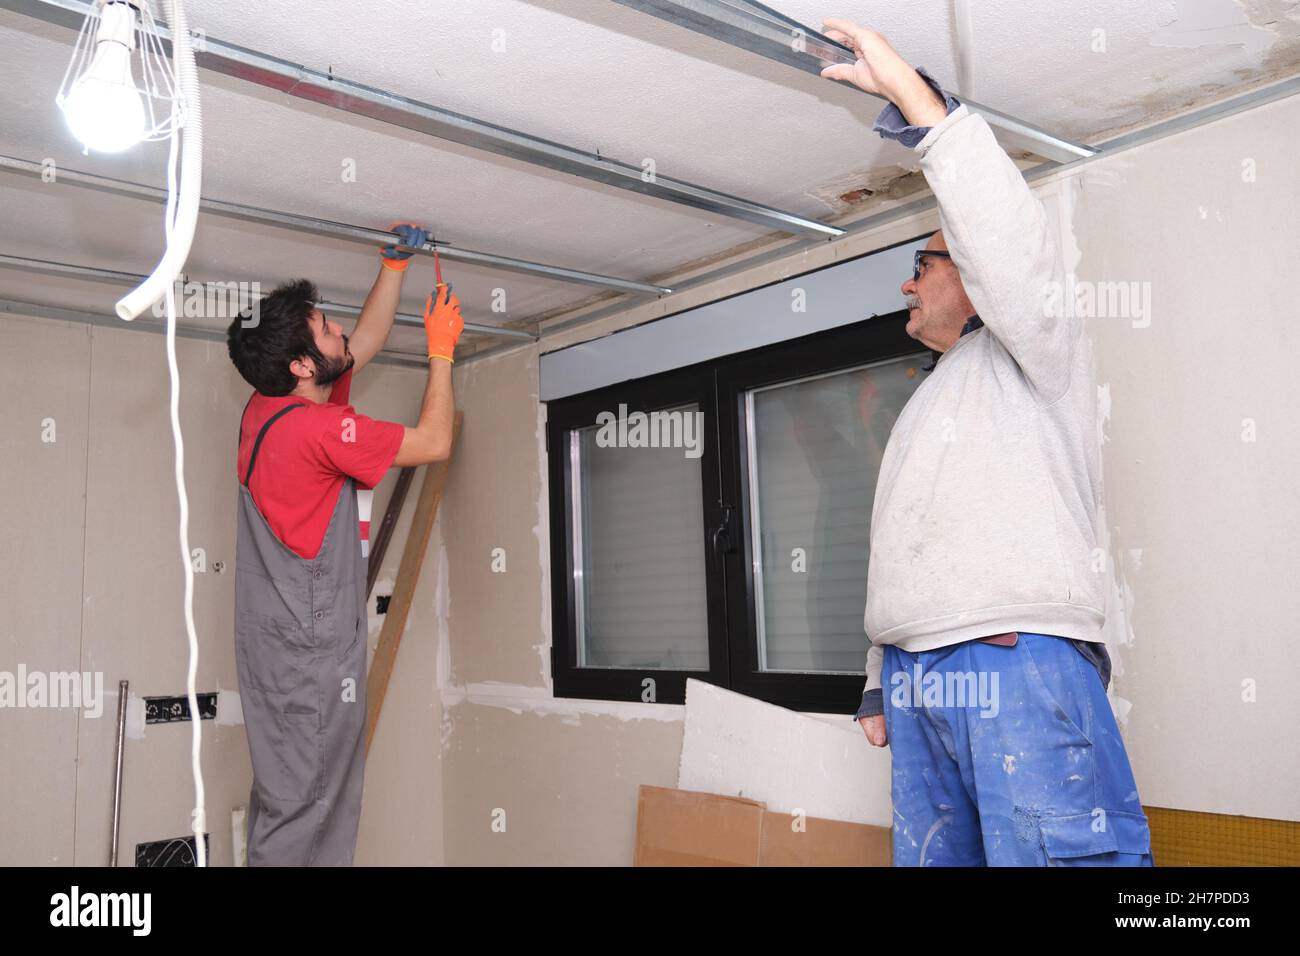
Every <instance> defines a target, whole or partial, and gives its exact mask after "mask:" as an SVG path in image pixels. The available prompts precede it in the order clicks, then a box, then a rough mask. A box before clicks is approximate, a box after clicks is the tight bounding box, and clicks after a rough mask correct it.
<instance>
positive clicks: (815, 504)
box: [547, 313, 928, 713]
mask: <svg viewBox="0 0 1300 956" xmlns="http://www.w3.org/2000/svg"><path fill="white" fill-rule="evenodd" d="M905 324H906V314H905V313H897V314H894V315H890V316H884V317H879V318H874V319H871V320H869V321H867V322H861V323H858V324H856V325H852V326H847V327H843V328H839V329H834V330H832V331H830V332H823V333H818V334H816V335H811V336H807V337H806V338H802V339H798V340H795V341H792V342H783V343H780V344H777V345H773V346H767V347H764V348H761V349H756V350H754V351H752V352H744V353H740V354H738V355H732V356H727V357H724V358H721V359H715V360H712V361H710V362H705V363H701V364H699V365H695V366H691V367H690V368H687V369H680V370H676V371H673V372H668V373H665V374H662V375H655V376H652V377H649V378H644V379H639V380H637V381H634V382H626V383H622V384H619V385H615V386H611V387H609V388H604V389H600V390H598V391H594V392H588V393H586V394H584V395H578V396H573V397H570V398H565V399H561V400H557V401H553V402H551V403H549V406H548V424H547V431H548V449H549V470H550V472H549V473H550V496H551V502H550V506H551V548H552V569H553V572H552V586H553V599H552V611H553V615H554V648H553V655H554V660H553V673H554V680H555V692H556V695H557V696H561V697H594V698H603V699H613V700H646V701H658V702H662V703H680V702H682V701H683V700H684V699H685V690H686V679H687V678H688V677H697V678H699V679H701V680H705V681H708V682H709V683H713V684H717V685H719V686H722V687H728V688H731V689H732V690H736V691H739V692H741V693H744V694H748V695H750V696H754V697H758V698H760V699H763V700H768V701H771V702H773V703H778V704H781V705H783V706H787V707H792V708H796V709H800V710H817V711H824V712H830V713H852V712H853V711H854V710H856V708H857V705H858V701H859V699H860V697H861V692H862V684H863V679H864V675H863V668H864V665H865V662H866V653H867V640H866V636H865V634H864V633H863V630H862V615H863V609H864V605H865V603H866V571H867V560H868V552H869V548H868V542H869V536H870V529H871V506H872V500H873V496H874V492H875V485H876V476H877V474H878V472H879V468H880V462H881V457H882V455H883V454H884V449H885V444H886V442H887V441H888V438H889V431H890V429H891V428H892V427H893V423H894V421H895V419H896V418H897V416H898V413H899V411H900V410H901V409H902V407H903V405H904V404H905V403H906V402H907V400H908V398H909V397H910V396H911V394H912V392H913V391H914V390H915V389H916V387H917V386H918V385H919V384H920V382H921V381H922V380H923V378H924V376H923V375H922V374H921V372H920V367H921V365H922V364H924V363H925V362H926V361H927V360H928V353H926V352H924V351H920V350H919V348H918V346H917V343H916V342H914V341H913V340H912V339H910V338H909V337H908V336H907V334H906V332H905V331H904V326H905Z"/></svg>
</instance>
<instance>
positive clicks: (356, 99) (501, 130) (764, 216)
mask: <svg viewBox="0 0 1300 956" xmlns="http://www.w3.org/2000/svg"><path fill="white" fill-rule="evenodd" d="M91 6H92V5H91V4H89V3H86V2H84V0H0V9H5V10H11V11H13V12H15V13H20V14H24V15H26V16H29V17H32V18H34V19H36V20H40V21H43V22H45V23H52V24H56V25H58V26H63V27H68V28H70V29H74V30H75V29H79V28H80V27H81V24H82V21H84V20H85V18H86V15H87V13H88V12H89V11H90V9H91ZM163 35H164V37H165V38H166V37H169V36H170V34H169V33H167V32H166V31H163ZM195 43H196V47H195V54H194V55H195V59H196V60H197V62H198V65H199V66H200V67H203V68H204V69H208V70H212V71H213V72H215V73H223V74H225V75H226V76H232V77H235V78H236V79H240V80H245V81H247V82H249V83H255V84H257V85H258V86H264V87H267V88H269V89H273V90H277V91H279V92H281V93H288V94H289V95H290V96H296V97H298V98H300V99H304V100H310V101H311V102H313V103H319V104H321V105H324V106H329V107H332V108H334V109H337V110H342V111H344V112H347V113H353V114H356V115H358V116H365V117H368V118H370V119H374V120H378V121H380V122H382V123H388V124H391V125H393V126H400V127H402V128H403V129H409V130H414V131H415V132H417V133H424V134H426V135H429V136H434V137H436V138H438V139H443V140H448V141H450V142H453V143H460V144H461V145H463V146H469V147H471V148H473V149H481V150H485V151H487V152H490V153H496V154H497V155H500V156H508V157H511V158H512V159H518V160H522V161H523V162H526V163H530V164H532V165H534V166H542V167H545V168H546V169H552V170H556V171H558V172H562V173H568V174H570V175H573V176H578V177H581V178H583V179H588V180H592V181H594V182H599V183H604V184H606V185H609V186H615V187H617V188H619V189H626V190H630V191H632V192H636V193H641V194H642V195H645V196H650V197H652V198H654V199H661V200H666V201H668V202H675V203H679V204H681V205H685V206H691V207H693V208H696V209H702V210H704V211H706V212H711V213H715V214H717V215H720V216H728V217H730V218H732V219H741V220H744V221H746V222H751V223H756V224H758V225H760V226H765V227H767V228H770V229H777V230H780V231H782V232H789V233H794V234H796V235H805V236H809V235H811V236H819V237H821V238H823V239H825V238H832V237H835V236H839V235H841V234H842V233H843V230H841V229H839V228H838V227H836V226H831V225H828V224H826V223H823V222H818V221H817V220H815V219H808V218H806V217H804V216H799V215H795V214H794V213H788V212H783V211H781V210H779V209H773V208H771V207H769V206H764V205H762V204H761V203H756V202H750V201H749V200H747V199H742V198H740V197H738V196H732V195H729V194H727V193H723V192H719V191H717V190H714V189H708V188H706V187H704V186H697V185H695V184H693V183H688V182H686V181H684V180H681V179H674V178H673V177H671V176H663V175H659V174H656V175H653V176H649V177H647V175H646V171H645V169H643V168H642V167H641V166H640V165H633V164H631V163H624V162H620V161H618V160H614V159H609V158H607V157H604V156H601V155H600V154H598V153H590V152H587V151H585V150H580V149H576V148H574V147H572V146H565V145H563V144H561V143H556V142H552V141H550V140H546V139H542V138H540V137H537V136H532V135H530V134H528V133H522V132H519V131H518V130H512V129H507V128H506V127H504V126H498V125H496V124H495V123H489V122H486V121H484V120H480V119H476V118H474V117H472V116H466V115H464V114H462V113H454V112H452V111H450V110H444V109H441V108H439V107H436V106H433V105H431V104H429V103H422V102H420V101H418V100H413V99H410V98H408V97H405V96H399V95H398V94H396V93H391V92H389V91H387V90H380V89H376V88H374V87H371V86H366V85H364V84H362V83H357V82H354V81H352V80H348V79H344V78H343V77H340V76H338V75H336V74H334V73H333V72H332V71H330V72H321V71H320V70H313V69H310V68H308V67H306V66H301V65H298V64H295V63H291V62H289V61H287V60H282V59H280V58H278V57H274V56H270V55H269V54H266V53H260V52H258V51H257V50H250V49H247V48H245V47H241V46H236V45H235V44H233V43H226V42H224V41H222V40H218V39H216V38H215V37H211V36H206V35H198V34H196V37H195ZM167 47H168V49H170V44H169V43H168V44H167Z"/></svg>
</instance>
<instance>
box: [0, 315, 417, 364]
mask: <svg viewBox="0 0 1300 956" xmlns="http://www.w3.org/2000/svg"><path fill="white" fill-rule="evenodd" d="M6 315H8V316H15V317H31V318H37V319H53V320H55V321H58V322H76V323H77V324H79V325H94V326H99V327H100V328H107V329H121V330H123V331H128V332H149V333H155V334H158V335H166V334H167V325H166V323H164V322H156V321H154V320H153V319H146V318H145V317H144V316H141V317H140V318H138V319H136V320H134V321H132V322H123V321H122V320H121V319H119V318H118V317H117V315H116V314H114V315H108V314H106V313H102V312H88V311H86V310H85V309H69V308H64V307H63V306H56V305H46V304H45V303H41V302H24V301H21V300H17V299H4V298H0V316H6ZM176 337H177V338H181V339H197V340H199V341H201V342H219V343H221V345H223V346H224V345H225V344H226V333H225V332H224V331H220V330H217V329H205V328H201V327H198V326H193V325H182V324H180V323H177V324H176ZM371 362H373V363H377V364H379V365H396V366H398V367H400V368H418V369H427V368H428V367H429V360H428V358H427V356H424V355H422V354H421V353H419V352H408V351H406V350H405V349H384V350H382V351H381V352H379V353H378V354H376V355H375V357H374V358H373V359H371Z"/></svg>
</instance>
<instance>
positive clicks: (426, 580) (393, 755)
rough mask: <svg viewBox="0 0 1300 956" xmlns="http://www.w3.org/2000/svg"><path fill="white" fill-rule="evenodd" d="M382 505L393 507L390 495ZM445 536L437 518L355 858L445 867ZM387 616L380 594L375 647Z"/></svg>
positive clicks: (378, 586) (383, 718)
mask: <svg viewBox="0 0 1300 956" xmlns="http://www.w3.org/2000/svg"><path fill="white" fill-rule="evenodd" d="M424 472H425V469H423V468H422V469H420V470H419V471H417V472H416V474H415V480H414V481H413V482H412V483H411V490H410V491H409V492H408V494H407V496H406V507H404V508H403V509H402V517H401V519H400V520H399V521H398V524H397V525H396V527H395V528H394V530H393V538H392V541H391V542H390V543H389V546H388V552H387V555H386V556H385V559H384V562H383V565H382V566H381V567H380V569H379V574H378V576H377V577H376V578H375V594H376V595H391V594H392V592H393V584H394V582H395V581H396V580H397V574H398V569H399V568H400V566H401V558H402V553H403V551H404V550H405V548H404V544H405V541H406V536H407V534H408V533H409V532H410V528H411V520H412V518H413V517H414V515H415V506H416V502H417V501H418V499H419V496H420V487H421V485H422V484H423V482H424ZM393 474H395V472H394V473H393ZM386 497H387V496H386ZM380 507H381V506H380V505H379V504H378V503H376V506H375V511H374V514H373V516H372V524H371V528H372V529H373V530H372V535H373V534H374V532H375V531H377V530H378V528H379V522H380V521H381V520H382V517H383V511H381V510H380ZM382 507H383V508H385V509H386V508H387V500H385V503H384V504H383V506H382ZM439 521H441V518H439ZM438 538H439V527H438V524H436V523H435V525H434V537H433V539H432V540H433V542H435V543H433V544H431V545H430V553H429V554H428V555H426V557H425V559H424V565H423V566H422V567H421V569H420V578H419V580H418V581H417V582H416V586H415V592H414V595H413V597H412V603H411V611H410V613H409V614H408V615H407V619H406V630H405V632H404V633H403V636H402V643H401V646H400V647H399V648H398V650H397V660H396V662H395V666H394V667H393V673H392V676H391V677H390V678H389V682H388V691H387V693H386V694H385V696H384V707H383V710H382V711H381V713H380V715H379V725H378V728H377V729H376V732H375V737H374V741H373V743H372V744H371V747H370V753H369V754H367V755H366V783H365V791H364V793H363V795H362V799H361V826H360V829H359V831H358V833H357V853H356V857H355V860H354V862H355V863H356V864H357V865H358V866H440V865H441V864H442V863H443V845H442V839H443V834H442V787H443V779H442V777H443V767H442V759H441V753H440V748H439V746H438V745H437V741H438V740H439V735H440V733H441V729H442V720H443V701H442V694H441V691H440V690H439V688H438V686H437V683H438V682H437V673H438V660H439V658H440V656H441V654H440V643H441V642H442V641H444V640H445V639H446V638H445V636H444V635H441V634H440V633H439V630H438V619H437V618H438V609H437V606H436V596H437V591H438V580H439V576H440V574H441V568H440V567H439V565H440V564H441V561H442V558H441V555H440V554H439V553H438V548H437V545H436V542H437V540H438ZM383 621H384V618H383V616H382V615H380V614H378V613H377V609H376V601H375V599H374V598H372V599H371V601H370V636H369V645H370V650H371V652H372V653H373V652H374V649H375V646H376V645H377V643H378V641H379V634H380V631H381V630H382V628H383Z"/></svg>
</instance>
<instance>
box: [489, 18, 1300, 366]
mask: <svg viewBox="0 0 1300 956" xmlns="http://www.w3.org/2000/svg"><path fill="white" fill-rule="evenodd" d="M616 2H623V0H616ZM1292 96H1300V76H1292V77H1289V78H1287V79H1285V80H1278V81H1276V82H1273V83H1266V84H1264V85H1262V86H1258V87H1256V88H1254V89H1252V90H1248V91H1246V92H1245V93H1239V94H1237V95H1235V96H1229V97H1226V98H1224V99H1221V100H1217V101H1215V102H1213V103H1207V104H1205V105H1204V106H1200V107H1197V108H1196V109H1193V110H1190V111H1188V112H1186V113H1181V114H1179V115H1177V116H1171V117H1169V118H1168V119H1163V120H1160V121H1159V122H1156V123H1152V124H1150V125H1149V126H1144V127H1142V128H1140V129H1135V130H1132V131H1131V132H1128V133H1123V134H1121V135H1119V136H1116V137H1113V138H1111V139H1107V140H1103V141H1102V143H1101V144H1100V146H1099V149H1098V151H1097V152H1096V153H1094V154H1093V155H1091V156H1087V157H1083V158H1080V159H1076V160H1073V161H1072V162H1069V163H1065V164H1063V165H1062V164H1059V163H1054V162H1045V163H1039V164H1038V165H1037V166H1033V167H1031V168H1029V169H1026V170H1024V171H1023V173H1022V175H1023V176H1024V177H1025V181H1026V182H1030V183H1033V182H1037V181H1038V180H1040V179H1044V178H1046V177H1049V176H1052V175H1055V174H1058V173H1060V174H1063V175H1070V174H1072V172H1074V171H1075V170H1078V169H1082V168H1083V167H1086V166H1088V165H1090V164H1091V163H1094V162H1096V161H1098V160H1104V159H1110V158H1113V157H1115V156H1117V155H1119V154H1120V153H1122V152H1124V151H1126V150H1130V149H1136V148H1138V147H1140V146H1147V145H1149V144H1152V143H1156V142H1159V141H1160V140H1163V139H1166V138H1168V137H1170V136H1176V135H1178V134H1180V133H1185V132H1188V131H1190V130H1194V129H1197V128H1199V127H1201V126H1204V125H1206V124H1207V123H1213V122H1215V121H1217V120H1221V119H1227V118H1228V117H1231V116H1236V115H1238V114H1239V113H1244V112H1247V111H1249V110H1253V109H1258V108H1259V107H1261V106H1267V105H1268V104H1270V103H1276V102H1279V101H1281V100H1285V99H1289V98H1290V97H1292ZM937 206H938V202H937V201H936V200H935V197H934V195H933V194H931V195H928V196H922V197H920V198H918V199H913V200H910V201H908V202H905V203H900V204H899V205H897V206H894V207H892V208H890V209H886V210H884V211H882V212H877V213H871V214H869V215H866V216H863V217H862V218H860V219H856V220H854V221H853V222H846V223H845V224H844V229H845V232H846V238H853V237H856V236H860V235H861V234H863V233H865V232H870V231H872V230H874V229H880V228H883V227H885V226H888V225H890V224H891V223H894V222H898V221H900V220H903V219H907V218H909V217H912V216H918V215H921V214H923V213H926V212H929V211H931V210H933V209H935V208H936V207H937ZM820 246H821V243H815V242H809V241H800V240H795V241H793V242H786V243H782V244H781V245H779V246H777V247H776V248H772V249H766V250H764V251H762V252H757V253H754V254H753V255H750V256H746V257H744V258H742V259H739V260H738V261H736V262H732V263H728V264H726V265H722V266H718V267H717V268H715V269H711V270H709V271H707V272H702V273H700V274H698V275H695V276H692V277H690V278H686V279H683V280H682V281H680V282H677V283H674V288H675V289H676V293H675V294H681V293H686V292H690V291H692V290H693V289H697V288H700V287H702V286H707V285H709V284H710V283H713V282H719V281H721V280H723V279H728V278H731V277H732V276H735V275H739V274H741V273H744V272H749V271H751V270H753V269H758V268H761V267H763V266H768V265H774V264H776V263H779V262H782V261H785V260H789V259H791V258H793V257H794V256H797V255H799V254H801V253H804V252H808V251H810V250H812V249H815V248H818V247H820ZM805 271H806V270H805ZM798 274H799V272H798V271H795V272H792V273H791V274H790V275H782V276H781V278H782V279H785V278H791V277H792V276H793V275H798ZM700 304H701V305H702V304H705V303H700ZM696 307H697V306H690V307H689V308H696ZM628 308H629V305H628V303H627V302H625V301H618V302H613V303H610V304H608V305H603V306H600V307H598V308H595V309H591V310H589V311H580V312H579V313H578V314H576V315H570V316H569V317H567V318H565V317H563V316H556V317H555V318H556V321H554V322H551V323H550V324H545V325H543V326H542V328H541V339H540V341H541V342H542V343H543V346H544V345H545V340H546V337H547V336H550V335H555V334H558V333H561V332H565V331H569V330H572V329H577V328H582V327H583V326H586V325H590V324H591V323H593V322H599V321H601V320H602V319H607V318H611V317H613V316H615V315H618V314H619V313H621V312H626V311H627V310H628ZM676 311H681V310H676ZM674 314H676V312H675V311H674V310H672V309H669V310H668V311H667V312H665V313H664V315H662V316H656V318H666V317H667V316H670V315H674ZM514 348H515V346H512V345H509V344H502V345H495V346H492V347H490V348H486V349H481V350H479V351H477V352H475V353H473V355H471V356H469V357H467V359H466V361H467V362H468V361H478V360H480V359H487V358H492V357H493V356H497V355H503V354H505V353H507V352H510V351H513V350H514ZM545 351H546V350H545V348H543V353H544V352H545Z"/></svg>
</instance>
